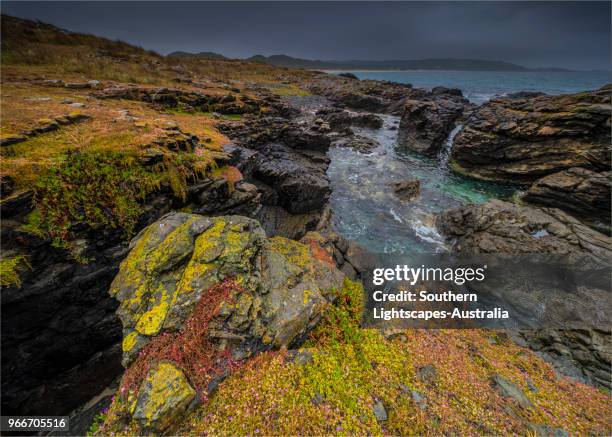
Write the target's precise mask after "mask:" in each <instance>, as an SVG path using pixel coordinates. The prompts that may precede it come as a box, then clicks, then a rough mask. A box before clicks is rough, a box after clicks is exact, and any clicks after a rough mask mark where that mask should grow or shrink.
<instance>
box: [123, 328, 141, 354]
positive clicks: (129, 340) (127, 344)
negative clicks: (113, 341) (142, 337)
mask: <svg viewBox="0 0 612 437" xmlns="http://www.w3.org/2000/svg"><path fill="white" fill-rule="evenodd" d="M137 339H138V332H136V331H132V332H130V333H129V334H128V335H126V336H125V337H123V342H122V343H121V349H122V350H123V352H128V351H130V350H132V348H133V347H134V345H135V344H136V340H137Z"/></svg>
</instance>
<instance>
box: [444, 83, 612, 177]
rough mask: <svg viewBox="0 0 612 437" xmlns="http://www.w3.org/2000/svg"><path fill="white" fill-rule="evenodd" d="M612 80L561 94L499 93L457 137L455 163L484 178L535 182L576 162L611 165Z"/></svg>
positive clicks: (459, 168) (601, 167)
mask: <svg viewBox="0 0 612 437" xmlns="http://www.w3.org/2000/svg"><path fill="white" fill-rule="evenodd" d="M610 113H611V106H610V86H609V85H608V86H607V87H603V88H601V89H599V90H596V91H590V92H583V93H578V94H570V95H560V96H538V97H531V98H530V97H524V98H521V97H519V98H499V99H493V100H491V101H489V102H488V103H486V104H484V105H482V106H481V107H479V108H478V109H477V110H476V111H474V112H473V113H472V115H471V116H470V117H469V119H468V120H467V123H466V124H465V126H464V128H463V129H462V131H461V132H460V133H459V134H458V135H457V137H456V138H455V141H454V145H453V149H452V154H451V164H452V165H453V168H454V169H455V170H457V171H459V172H461V173H465V174H469V175H470V176H472V177H475V178H480V179H489V180H497V181H511V182H516V183H529V182H533V181H535V180H536V179H539V178H540V177H542V176H545V175H548V174H551V173H556V172H559V171H562V170H565V169H568V168H572V167H584V168H587V169H590V170H593V171H606V170H609V169H610Z"/></svg>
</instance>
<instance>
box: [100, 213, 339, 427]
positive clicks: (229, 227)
mask: <svg viewBox="0 0 612 437" xmlns="http://www.w3.org/2000/svg"><path fill="white" fill-rule="evenodd" d="M343 279H344V275H343V274H342V273H341V272H340V271H339V270H338V269H337V268H336V266H335V263H334V261H333V260H332V258H331V256H329V255H328V254H327V252H326V251H325V249H323V248H321V247H320V246H318V245H317V243H316V241H315V240H313V239H311V240H309V241H308V243H307V244H302V243H298V242H296V241H292V240H288V239H285V238H282V237H273V238H270V239H268V238H266V236H265V233H264V231H263V229H262V228H261V226H260V225H259V223H258V222H257V221H255V220H252V219H249V218H246V217H241V216H221V217H216V218H208V217H203V216H199V215H192V214H185V213H171V214H168V215H166V216H165V217H163V218H162V219H161V220H159V221H158V222H156V223H153V224H152V225H150V226H149V227H147V228H146V229H145V230H143V231H142V232H141V233H140V234H139V235H138V236H137V237H136V238H135V239H134V240H133V241H132V243H131V251H130V253H129V255H128V256H127V258H126V259H125V261H124V262H123V263H122V264H121V268H120V270H119V273H118V275H117V277H116V278H115V280H114V281H113V284H112V285H111V289H110V293H111V295H113V296H114V297H115V298H116V299H117V300H119V301H120V306H119V309H118V310H117V314H118V315H119V318H120V319H121V322H122V324H123V364H124V365H125V366H126V367H129V366H137V365H139V362H140V361H142V359H143V358H142V357H143V355H142V353H144V352H146V351H147V349H146V346H147V345H148V344H150V343H151V342H152V341H155V340H157V339H158V338H163V336H164V335H167V334H168V333H172V332H180V331H182V330H183V329H193V328H188V327H187V326H186V323H187V321H188V319H189V318H190V317H191V315H192V312H193V311H194V308H195V306H196V305H197V304H198V303H199V302H200V301H203V302H207V301H208V300H210V299H214V298H213V297H212V296H211V295H210V293H211V291H210V290H212V289H214V287H215V286H217V285H218V284H220V283H222V282H224V281H226V280H231V281H232V283H233V284H236V286H235V287H234V288H233V290H231V291H230V292H229V294H228V295H227V296H225V297H224V298H222V299H221V300H220V302H219V305H218V307H217V308H214V307H213V308H211V311H212V313H211V315H210V319H209V321H207V322H206V323H207V325H206V331H205V333H204V334H203V335H204V336H206V338H199V342H206V343H210V344H211V345H212V347H213V348H214V350H215V351H217V352H216V353H224V354H225V355H224V356H226V357H227V356H229V357H231V360H242V359H245V358H248V357H251V356H253V355H254V354H256V353H258V352H260V351H263V350H267V349H270V348H279V347H283V346H290V345H293V344H295V343H299V341H300V340H301V339H303V338H304V336H305V334H306V333H307V332H308V331H309V330H310V329H311V328H313V327H314V325H315V324H316V323H317V322H318V321H319V319H320V317H321V316H322V314H323V312H324V311H325V310H326V309H327V308H328V306H329V304H330V303H331V302H333V301H334V299H335V296H336V294H335V293H336V291H337V290H339V289H340V288H341V287H342V284H343ZM139 360H140V361H139ZM204 365H205V363H197V366H198V367H197V368H198V369H199V368H200V367H203V366H204ZM177 366H178V363H167V362H164V361H162V362H161V363H157V367H151V368H150V370H149V372H148V373H147V376H145V377H144V379H143V381H142V382H139V386H140V388H139V389H138V393H137V399H136V401H135V407H133V408H132V409H131V411H129V415H130V416H131V418H132V419H133V420H136V421H137V422H138V423H139V425H140V426H141V427H142V428H144V429H145V430H146V429H150V430H151V429H152V430H154V431H163V430H165V429H166V428H167V427H168V425H169V424H170V423H175V422H176V421H177V419H178V417H180V415H182V414H183V413H184V412H185V411H186V410H187V408H188V407H189V405H190V404H191V402H192V401H193V400H194V398H195V392H194V391H193V388H192V386H191V385H190V384H192V385H193V384H194V383H195V381H188V380H187V379H186V378H185V375H183V373H182V371H181V369H180V368H179V367H177ZM130 370H131V369H130ZM130 370H128V372H129V371H130ZM227 371H229V365H228V368H227V369H226V371H223V372H220V374H221V375H224V374H227ZM124 379H125V377H124ZM211 389H214V385H211V384H209V385H208V390H211ZM199 390H200V391H201V390H203V388H202V387H200V388H199ZM206 390H207V389H206V388H204V391H206ZM128 395H130V394H128ZM200 396H206V393H200Z"/></svg>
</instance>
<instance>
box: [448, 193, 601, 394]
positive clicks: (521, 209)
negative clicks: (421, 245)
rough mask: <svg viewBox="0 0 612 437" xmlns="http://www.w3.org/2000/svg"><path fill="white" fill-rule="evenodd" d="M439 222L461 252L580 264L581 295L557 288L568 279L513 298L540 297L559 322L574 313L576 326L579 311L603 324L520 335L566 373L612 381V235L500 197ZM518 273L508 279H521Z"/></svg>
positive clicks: (575, 269)
mask: <svg viewBox="0 0 612 437" xmlns="http://www.w3.org/2000/svg"><path fill="white" fill-rule="evenodd" d="M437 224H438V227H439V228H440V230H441V231H442V232H443V233H444V234H445V235H447V236H448V237H449V238H450V239H451V240H452V242H453V250H454V251H455V252H456V253H463V254H496V255H497V256H499V257H500V260H502V261H501V262H503V259H505V258H504V256H510V258H508V259H509V260H512V258H513V257H517V258H518V257H520V256H524V255H536V256H538V255H539V256H541V255H542V254H557V255H562V256H563V257H564V259H565V260H567V261H568V262H573V264H571V266H572V274H573V275H575V278H574V280H576V281H578V282H576V284H577V287H576V289H575V290H573V292H574V293H576V295H575V296H572V298H571V299H568V298H567V297H566V296H567V294H566V293H564V292H560V293H557V291H556V289H555V287H558V286H559V285H561V287H560V289H562V288H563V284H557V285H554V283H553V281H546V282H547V283H546V284H545V285H546V286H545V287H544V288H545V289H544V290H540V289H538V287H532V288H531V289H530V290H529V293H528V295H525V292H523V291H521V290H520V289H521V288H523V287H522V286H518V285H517V287H516V289H514V288H513V289H512V291H510V293H514V294H513V295H512V296H505V297H506V298H507V299H509V300H508V302H509V303H510V305H513V306H516V307H517V308H519V307H521V306H522V307H523V309H526V308H529V306H533V305H534V303H536V302H537V303H538V304H541V305H542V310H543V311H546V312H548V313H549V314H551V315H552V316H553V318H552V319H553V320H557V321H558V322H563V321H564V320H566V318H567V320H568V322H567V323H568V324H570V323H572V322H571V321H572V320H573V319H572V317H573V316H575V315H581V316H580V317H581V318H582V320H583V321H584V320H587V321H588V324H587V325H588V326H594V327H595V328H589V327H588V326H586V325H585V326H584V327H580V326H579V327H575V328H572V329H558V328H555V329H548V328H542V329H536V330H523V331H520V336H521V339H522V340H523V341H526V343H527V345H528V346H530V347H531V348H532V349H534V350H536V351H538V352H540V353H541V354H542V355H543V356H544V357H545V358H547V359H549V360H550V361H552V362H553V364H554V365H555V366H556V367H557V369H559V370H560V371H562V372H563V373H566V374H568V375H570V376H573V377H576V378H577V379H580V380H582V381H585V382H589V383H592V384H597V385H600V386H602V387H606V388H609V387H610V380H609V369H610V364H611V357H612V336H611V332H610V330H609V328H608V326H609V323H608V318H607V316H606V315H605V314H606V310H602V305H605V304H604V302H609V298H610V290H609V278H607V279H606V274H609V268H608V263H609V260H610V255H611V254H612V253H611V251H612V239H610V238H609V237H608V236H606V235H603V234H601V233H599V232H597V231H595V230H593V229H591V228H589V227H587V226H585V225H584V224H582V223H580V222H579V221H578V220H576V219H574V218H573V217H571V216H569V215H568V214H565V213H564V212H562V211H560V210H559V209H556V208H542V209H540V208H535V207H528V206H519V205H515V204H512V203H507V202H503V201H499V200H492V201H489V202H487V203H484V204H482V205H467V206H464V207H461V208H458V209H455V210H450V211H445V212H444V213H442V214H441V215H440V216H439V217H438V222H437ZM593 265H595V266H601V267H596V270H595V271H597V272H599V273H596V274H595V277H592V278H591V279H594V282H593V281H590V280H588V278H589V277H590V275H592V274H593V270H591V267H590V266H593ZM586 266H589V267H586ZM582 269H587V270H588V271H589V273H590V275H587V274H585V275H582ZM597 269H599V270H597ZM587 270H585V272H586V271H587ZM511 276H512V275H510V276H508V279H507V280H508V281H513V279H512V277H511ZM582 276H585V277H582ZM584 284H588V285H587V286H584ZM523 301H524V302H523ZM521 302H523V303H521ZM530 302H531V303H530ZM546 303H548V305H546ZM602 317H603V318H602ZM566 325H567V324H566ZM581 325H584V323H582V324H581ZM540 326H541V325H540Z"/></svg>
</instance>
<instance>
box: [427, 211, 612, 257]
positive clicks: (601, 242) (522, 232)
mask: <svg viewBox="0 0 612 437" xmlns="http://www.w3.org/2000/svg"><path fill="white" fill-rule="evenodd" d="M437 225H438V227H439V228H440V230H441V231H442V232H443V233H444V234H445V235H447V236H448V237H450V238H451V239H453V240H454V246H453V249H454V250H455V251H456V252H470V253H500V254H525V253H556V254H571V253H574V252H580V253H587V254H590V255H592V256H593V257H595V258H597V259H600V260H602V261H603V260H607V259H609V257H610V255H611V254H612V253H611V250H612V240H611V239H610V238H609V237H607V236H605V235H603V234H601V233H599V232H597V231H595V230H593V229H590V228H588V227H587V226H585V225H583V224H582V223H580V222H579V221H578V220H576V219H574V218H573V217H571V216H569V215H567V214H565V213H563V212H562V211H560V210H558V209H555V208H543V209H540V208H534V207H528V206H519V205H516V204H513V203H508V202H504V201H501V200H490V201H488V202H486V203H484V204H481V205H467V206H464V207H461V208H458V209H453V210H449V211H445V212H443V213H442V214H441V215H440V216H439V217H438V219H437Z"/></svg>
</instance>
